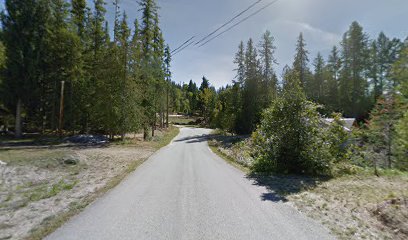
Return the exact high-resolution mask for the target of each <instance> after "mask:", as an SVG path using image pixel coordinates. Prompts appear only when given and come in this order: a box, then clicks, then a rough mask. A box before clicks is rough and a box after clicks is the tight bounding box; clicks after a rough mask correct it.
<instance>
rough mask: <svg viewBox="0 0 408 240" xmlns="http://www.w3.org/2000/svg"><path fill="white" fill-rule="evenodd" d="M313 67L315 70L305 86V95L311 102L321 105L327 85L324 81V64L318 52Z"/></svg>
mask: <svg viewBox="0 0 408 240" xmlns="http://www.w3.org/2000/svg"><path fill="white" fill-rule="evenodd" d="M313 66H314V68H315V69H314V75H313V78H312V79H310V80H309V82H308V83H307V85H306V89H305V90H306V94H307V95H308V96H309V98H310V99H311V100H313V101H315V102H318V103H320V104H323V103H324V100H326V99H325V96H326V89H327V83H326V81H325V80H326V79H325V77H326V76H325V62H324V59H323V57H322V55H321V54H320V52H319V53H317V56H316V58H315V59H314V61H313Z"/></svg>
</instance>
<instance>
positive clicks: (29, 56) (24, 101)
mask: <svg viewBox="0 0 408 240" xmlns="http://www.w3.org/2000/svg"><path fill="white" fill-rule="evenodd" d="M48 18H49V10H48V8H47V7H46V3H45V2H44V1H34V0H6V1H5V12H3V13H2V16H1V21H2V25H3V29H2V30H3V41H4V45H5V47H6V53H5V55H6V63H5V67H6V70H5V78H4V82H3V87H4V88H5V92H6V93H7V94H8V95H7V96H3V97H4V98H5V102H6V104H7V105H8V106H9V107H10V109H16V112H15V113H16V118H15V135H16V137H21V135H22V126H21V121H22V119H21V117H22V116H21V115H22V111H23V107H24V108H25V109H26V110H27V111H29V112H30V113H33V112H35V111H37V110H38V108H39V103H38V99H39V94H40V88H39V82H38V80H39V76H38V72H37V69H38V68H40V61H41V56H42V55H43V54H44V47H43V46H44V45H45V36H46V31H47V30H46V28H47V22H48ZM17 40H18V41H17ZM30 115H32V114H30Z"/></svg>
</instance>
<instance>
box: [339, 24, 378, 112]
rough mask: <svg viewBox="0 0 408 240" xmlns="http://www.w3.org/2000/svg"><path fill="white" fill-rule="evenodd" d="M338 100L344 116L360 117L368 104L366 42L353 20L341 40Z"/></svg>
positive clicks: (364, 36) (365, 37)
mask: <svg viewBox="0 0 408 240" xmlns="http://www.w3.org/2000/svg"><path fill="white" fill-rule="evenodd" d="M342 48H343V51H342V62H343V67H342V71H341V79H340V88H339V94H340V102H341V104H342V106H341V107H342V109H343V110H344V113H345V115H346V116H349V117H362V116H363V115H364V114H365V113H366V112H367V110H368V108H369V106H370V105H371V104H370V98H369V92H368V81H367V78H366V76H367V58H368V43H367V35H366V34H365V33H364V32H363V28H362V27H361V26H360V25H359V24H358V23H357V22H353V23H352V24H351V26H350V28H349V30H348V31H347V32H346V33H345V34H344V36H343V40H342Z"/></svg>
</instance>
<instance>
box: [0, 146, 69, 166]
mask: <svg viewBox="0 0 408 240" xmlns="http://www.w3.org/2000/svg"><path fill="white" fill-rule="evenodd" d="M72 152H73V151H72V150H69V149H18V150H0V160H2V161H3V162H6V163H7V164H10V165H14V166H27V165H31V166H36V167H40V168H50V167H56V166H58V165H59V164H60V163H59V162H58V160H59V159H62V158H63V157H64V156H67V155H69V154H70V153H72Z"/></svg>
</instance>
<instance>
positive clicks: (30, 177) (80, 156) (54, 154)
mask: <svg viewBox="0 0 408 240" xmlns="http://www.w3.org/2000/svg"><path fill="white" fill-rule="evenodd" d="M16 151H17V152H16ZM154 151H155V150H154V149H153V148H152V147H148V146H143V145H142V146H136V147H135V146H133V147H130V146H115V145H114V146H109V147H87V148H69V149H52V150H50V149H40V150H35V149H31V150H11V151H0V160H1V161H2V162H5V163H7V164H6V165H5V164H2V165H0V176H1V178H0V181H1V182H0V239H22V238H25V237H27V236H29V234H30V232H31V231H32V230H33V229H36V228H38V227H39V226H41V224H42V223H43V222H44V221H46V220H47V219H50V218H53V217H54V216H56V215H58V214H60V213H63V212H65V211H67V210H69V209H70V208H73V207H75V206H76V205H78V204H81V202H82V201H83V200H84V199H85V198H86V197H89V196H91V195H92V194H96V193H97V192H98V190H100V189H101V188H103V187H104V186H105V185H107V183H108V182H109V181H110V180H111V179H113V178H114V177H116V176H120V175H123V174H125V173H126V171H127V170H128V168H129V166H130V165H131V164H135V161H136V162H137V161H142V160H144V159H146V158H148V157H149V156H150V155H151V154H152V153H153V152H154ZM64 159H75V160H78V161H79V162H78V164H76V165H66V164H64V163H62V162H63V160H64Z"/></svg>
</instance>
